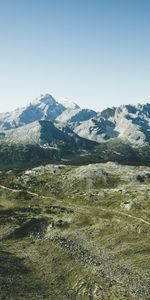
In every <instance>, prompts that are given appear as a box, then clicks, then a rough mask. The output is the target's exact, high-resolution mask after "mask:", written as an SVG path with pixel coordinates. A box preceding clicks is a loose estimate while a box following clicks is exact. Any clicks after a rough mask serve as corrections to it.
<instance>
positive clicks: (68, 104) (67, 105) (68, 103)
mask: <svg viewBox="0 0 150 300" xmlns="http://www.w3.org/2000/svg"><path fill="white" fill-rule="evenodd" d="M58 102H59V103H61V104H62V105H63V106H64V107H65V108H71V109H76V108H80V106H79V105H78V104H76V103H75V102H73V101H72V100H70V99H66V98H64V99H60V100H58Z"/></svg>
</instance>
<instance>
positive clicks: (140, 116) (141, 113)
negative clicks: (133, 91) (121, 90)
mask: <svg viewBox="0 0 150 300" xmlns="http://www.w3.org/2000/svg"><path fill="white" fill-rule="evenodd" d="M74 131H75V132H76V133H77V134H78V135H80V136H82V137H84V138H88V139H91V140H93V141H97V142H104V141H107V140H109V139H112V138H116V137H119V138H121V139H123V140H126V141H127V142H130V143H131V144H134V145H142V144H144V143H145V142H150V104H145V105H137V106H132V105H126V106H120V107H118V108H112V109H111V108H108V109H106V110H104V111H102V112H101V113H98V114H97V115H96V117H94V118H92V119H90V120H88V121H85V122H80V124H77V125H76V126H75V127H74Z"/></svg>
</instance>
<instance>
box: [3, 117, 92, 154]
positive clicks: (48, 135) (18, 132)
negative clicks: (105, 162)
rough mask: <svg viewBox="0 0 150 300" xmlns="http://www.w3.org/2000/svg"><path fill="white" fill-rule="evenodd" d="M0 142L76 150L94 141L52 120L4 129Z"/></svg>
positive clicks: (87, 146) (90, 144) (88, 145)
mask: <svg viewBox="0 0 150 300" xmlns="http://www.w3.org/2000/svg"><path fill="white" fill-rule="evenodd" d="M0 139H1V142H5V143H8V144H11V143H14V144H17V143H22V144H33V145H36V144H38V145H40V146H42V147H49V148H55V149H58V150H62V149H66V150H70V151H78V150H84V149H87V150H88V149H89V150H90V149H92V148H93V147H94V146H95V145H96V143H95V142H90V141H88V140H86V139H84V138H81V137H79V136H78V135H77V134H76V133H75V132H73V131H72V130H71V129H70V128H68V127H67V126H65V125H62V124H59V123H56V124H55V123H53V122H52V121H46V120H40V121H35V122H32V123H29V124H26V125H23V126H20V127H18V128H14V129H10V130H5V131H4V132H3V133H1V134H0Z"/></svg>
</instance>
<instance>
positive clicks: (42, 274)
mask: <svg viewBox="0 0 150 300" xmlns="http://www.w3.org/2000/svg"><path fill="white" fill-rule="evenodd" d="M0 182H1V185H0V199H1V207H0V215H1V218H0V220H1V221H0V222H1V227H0V238H1V242H0V247H1V255H0V275H1V276H0V292H1V297H2V299H10V298H11V299H34V300H35V299H60V300H68V299H70V300H75V299H78V300H90V299H93V300H99V299H102V300H104V299H113V300H118V299H123V300H125V299H128V300H132V299H134V300H135V299H136V300H141V299H143V300H148V299H149V294H150V289H149V288H150V286H149V280H150V273H149V270H150V265H149V253H150V249H149V226H150V222H149V220H150V210H149V199H150V189H149V183H150V171H149V168H148V167H128V166H120V165H118V164H114V163H107V164H94V165H87V166H79V167H75V166H74V167H73V166H71V165H68V166H65V165H63V164H60V165H54V164H53V165H47V166H45V167H38V168H34V169H28V170H26V171H15V172H13V171H9V172H1V173H0Z"/></svg>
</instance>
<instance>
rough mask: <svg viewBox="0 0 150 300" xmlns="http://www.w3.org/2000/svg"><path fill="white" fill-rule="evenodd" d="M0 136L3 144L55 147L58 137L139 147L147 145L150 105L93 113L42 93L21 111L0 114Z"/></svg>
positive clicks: (65, 139) (129, 106)
mask: <svg viewBox="0 0 150 300" xmlns="http://www.w3.org/2000/svg"><path fill="white" fill-rule="evenodd" d="M44 128H45V129H44ZM58 133H59V134H58ZM0 136H1V140H2V141H7V142H8V141H11V142H24V143H25V142H28V143H39V144H42V145H44V144H47V145H49V144H53V145H54V144H57V142H56V141H58V136H59V140H62V141H63V142H64V141H65V142H68V140H70V139H72V140H73V142H75V143H78V142H79V141H80V142H81V140H82V142H83V139H84V141H85V140H87V141H93V142H96V143H104V142H106V141H109V140H112V139H114V138H119V139H121V140H122V141H125V142H126V143H129V144H132V145H133V146H142V145H144V144H146V143H149V142H150V104H149V103H147V104H142V105H140V104H138V105H136V106H133V105H122V106H120V107H113V108H107V109H105V110H103V111H101V112H96V111H94V110H91V109H86V108H84V109H83V108H81V107H80V106H79V105H78V104H76V103H75V102H72V101H70V100H67V99H62V100H60V101H56V100H55V99H54V98H53V97H52V96H51V95H49V94H45V95H41V96H40V97H39V98H36V99H35V100H34V101H32V102H30V103H29V105H27V106H26V107H24V108H18V109H16V110H14V111H13V112H6V113H2V114H0ZM82 142H81V144H82Z"/></svg>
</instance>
